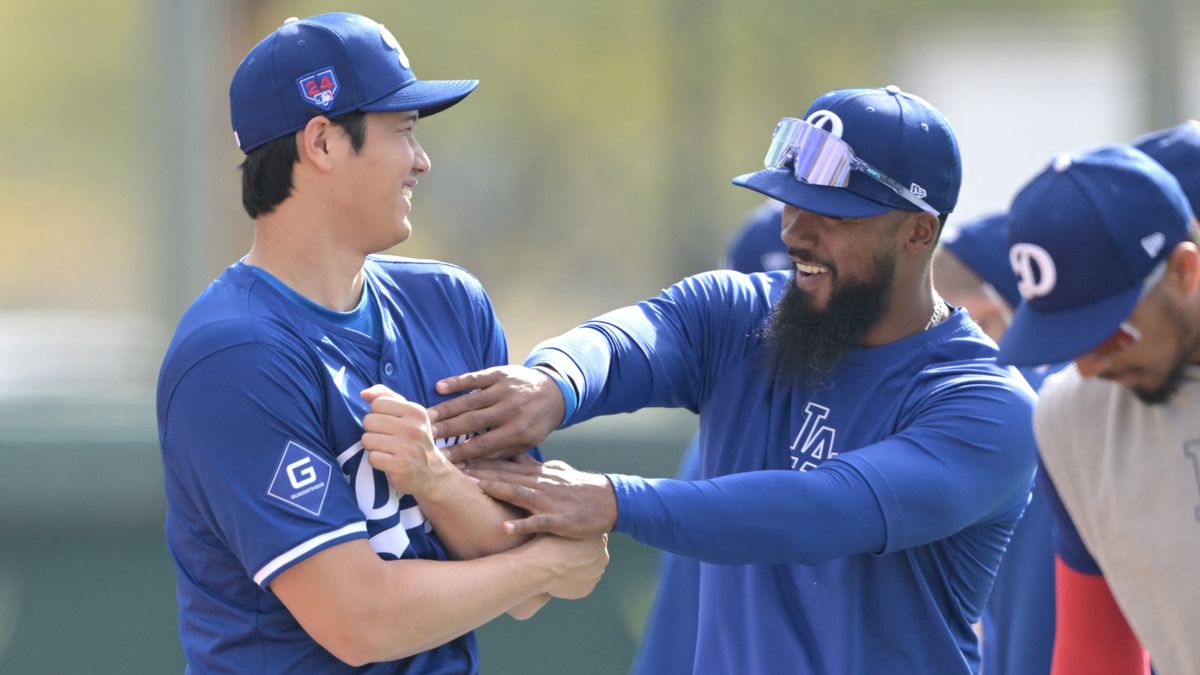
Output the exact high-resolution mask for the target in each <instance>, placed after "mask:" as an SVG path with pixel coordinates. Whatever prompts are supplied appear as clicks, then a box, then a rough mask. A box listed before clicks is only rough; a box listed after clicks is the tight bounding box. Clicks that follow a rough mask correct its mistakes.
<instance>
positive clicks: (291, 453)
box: [267, 441, 333, 516]
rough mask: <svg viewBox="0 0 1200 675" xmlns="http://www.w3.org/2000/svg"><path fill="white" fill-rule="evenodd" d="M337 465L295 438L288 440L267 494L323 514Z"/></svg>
mask: <svg viewBox="0 0 1200 675" xmlns="http://www.w3.org/2000/svg"><path fill="white" fill-rule="evenodd" d="M331 475H333V466H331V465H330V464H329V462H327V461H325V460H324V459H322V458H321V457H320V455H317V454H316V453H315V452H312V451H311V450H308V449H307V448H305V447H304V446H302V445H300V444H299V443H297V442H295V441H288V444H287V446H286V447H284V449H283V455H282V456H280V458H279V466H278V467H276V468H275V477H274V478H272V479H271V487H269V488H267V494H269V495H271V496H272V497H274V498H276V499H278V500H280V501H282V502H284V503H286V504H291V505H292V506H295V507H296V508H298V509H300V510H302V511H307V512H308V513H311V514H313V515H314V516H319V515H321V507H322V506H323V505H324V504H325V493H326V492H327V491H328V490H329V478H330V476H331Z"/></svg>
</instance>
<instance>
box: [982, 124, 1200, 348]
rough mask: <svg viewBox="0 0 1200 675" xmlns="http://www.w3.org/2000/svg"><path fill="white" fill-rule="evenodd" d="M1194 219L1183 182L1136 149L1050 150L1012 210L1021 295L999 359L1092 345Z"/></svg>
mask: <svg viewBox="0 0 1200 675" xmlns="http://www.w3.org/2000/svg"><path fill="white" fill-rule="evenodd" d="M1191 222H1192V210H1191V207H1190V206H1188V201H1187V197H1185V196H1184V193H1183V189H1182V188H1181V187H1180V186H1179V181H1178V180H1176V179H1175V177H1174V176H1172V175H1171V174H1170V173H1168V172H1167V170H1166V169H1164V168H1163V167H1162V166H1161V165H1159V164H1158V163H1157V162H1155V161H1154V160H1152V159H1150V158H1149V157H1148V156H1146V154H1145V153H1143V152H1142V151H1140V150H1137V149H1136V148H1133V147H1131V146H1128V145H1111V146H1105V147H1102V148H1098V149H1096V150H1092V151H1090V152H1087V153H1084V154H1081V155H1076V156H1070V155H1063V156H1060V157H1058V158H1056V159H1055V160H1054V161H1053V162H1052V163H1051V165H1050V166H1049V167H1048V168H1046V169H1045V170H1044V171H1042V173H1041V174H1039V175H1038V176H1037V177H1035V178H1034V179H1033V180H1032V181H1031V182H1030V183H1029V184H1028V185H1026V186H1025V187H1024V188H1023V189H1022V190H1021V192H1020V194H1018V195H1017V198H1016V200H1015V201H1014V202H1013V205H1012V209H1011V210H1010V212H1009V217H1008V228H1009V230H1008V241H1009V244H1010V247H1009V260H1010V262H1011V263H1012V267H1013V272H1014V273H1015V274H1016V276H1017V289H1018V290H1019V291H1020V293H1021V297H1023V298H1024V299H1025V302H1024V303H1023V304H1022V305H1021V307H1020V308H1019V309H1018V310H1017V312H1016V315H1015V316H1014V317H1013V322H1012V325H1011V326H1009V328H1008V331H1007V332H1006V333H1005V334H1004V338H1003V339H1002V340H1001V341H1000V356H999V361H1000V362H1001V363H1008V364H1013V365H1039V364H1043V363H1057V362H1059V361H1067V360H1070V359H1074V358H1076V357H1078V356H1080V355H1082V354H1086V353H1087V352H1089V351H1091V350H1092V349H1095V348H1096V347H1097V346H1099V345H1100V344H1101V343H1102V342H1104V341H1105V340H1106V339H1107V338H1108V337H1109V336H1110V335H1112V334H1113V332H1115V331H1116V330H1117V328H1118V326H1120V324H1121V322H1122V321H1124V320H1125V319H1126V318H1127V317H1128V316H1129V313H1130V312H1132V311H1133V308H1134V306H1136V305H1137V303H1138V301H1139V300H1140V299H1141V297H1142V293H1143V288H1144V287H1145V285H1146V278H1147V277H1148V276H1150V275H1151V274H1152V273H1153V272H1154V270H1155V269H1156V268H1157V267H1158V265H1159V264H1160V263H1162V262H1163V261H1165V260H1166V259H1167V257H1168V256H1169V255H1170V254H1171V252H1172V251H1173V250H1174V249H1175V245H1176V244H1178V243H1179V242H1181V241H1183V240H1184V239H1186V238H1187V236H1188V232H1189V230H1190V228H1191Z"/></svg>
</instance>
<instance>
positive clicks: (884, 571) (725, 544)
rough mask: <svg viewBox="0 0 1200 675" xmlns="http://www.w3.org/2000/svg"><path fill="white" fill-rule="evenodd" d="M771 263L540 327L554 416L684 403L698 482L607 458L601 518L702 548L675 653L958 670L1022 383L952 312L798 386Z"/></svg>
mask: <svg viewBox="0 0 1200 675" xmlns="http://www.w3.org/2000/svg"><path fill="white" fill-rule="evenodd" d="M790 279H791V277H790V274H789V273H784V272H775V273H766V274H753V275H742V274H738V273H734V272H712V273H706V274H702V275H698V276H695V277H691V278H688V279H685V280H684V281H682V282H680V283H678V284H676V285H675V286H672V287H671V288H669V289H667V290H666V291H664V292H663V293H662V294H661V295H659V296H658V297H656V298H653V299H651V300H647V301H645V302H642V303H640V304H638V305H637V306H634V307H628V308H624V309H620V310H617V311H614V312H610V313H609V314H606V315H604V316H602V317H599V318H598V319H596V320H593V321H590V322H588V323H585V324H584V325H582V326H580V327H579V328H576V329H574V330H572V331H570V332H568V333H567V334H565V335H563V336H560V337H559V338H555V339H553V340H550V341H547V342H545V343H543V344H541V345H539V346H538V347H537V348H535V350H534V352H533V353H532V354H531V355H530V357H529V359H527V363H537V362H548V363H550V364H551V365H553V366H554V367H555V369H556V370H558V371H559V372H560V373H563V374H564V375H566V376H567V377H568V378H569V379H570V380H571V381H572V383H573V385H574V386H575V387H576V388H577V389H578V391H579V406H578V409H577V410H576V412H575V413H574V415H573V416H572V418H571V419H570V420H568V422H569V423H577V422H581V421H583V420H586V419H589V418H591V417H594V416H597V415H604V414H612V413H617V412H629V411H632V410H636V409H639V408H642V407H646V406H676V407H686V408H688V409H690V410H693V411H696V412H698V413H700V441H699V442H700V453H701V456H700V465H701V476H702V478H703V479H702V480H699V481H675V480H644V479H641V478H637V477H630V476H621V475H613V476H611V478H612V480H613V484H614V487H615V488H616V493H617V502H618V520H617V525H616V529H617V531H620V532H624V533H627V534H629V535H631V536H633V537H634V538H636V539H638V540H639V541H642V542H644V543H647V544H650V545H652V546H656V547H659V548H662V549H664V550H667V551H671V552H674V553H679V554H682V555H687V556H690V557H694V558H698V559H700V560H702V561H704V562H705V564H703V565H702V566H701V573H700V602H699V608H700V612H699V615H700V625H699V629H698V633H697V646H696V653H695V654H694V655H681V656H680V658H684V659H687V658H690V659H691V660H692V664H693V670H694V672H700V673H708V672H714V673H715V672H747V673H776V672H779V673H878V672H896V673H908V672H912V673H932V672H936V673H955V672H960V673H968V672H976V671H978V668H979V651H978V644H977V642H976V638H975V635H974V633H973V631H972V630H971V624H972V623H973V622H974V621H975V620H976V619H977V618H978V617H979V614H980V611H981V609H982V607H983V604H984V601H985V600H986V598H987V593H988V591H989V589H990V586H991V583H992V580H993V578H994V576H995V572H996V568H997V566H998V564H999V561H1000V557H1001V555H1002V553H1003V552H1004V547H1005V545H1006V544H1007V542H1008V539H1009V537H1010V535H1011V533H1012V529H1013V526H1014V524H1015V523H1016V522H1017V519H1018V518H1019V517H1020V515H1021V512H1022V510H1023V509H1024V507H1025V504H1026V503H1027V501H1028V496H1029V488H1030V484H1031V479H1032V477H1033V473H1034V466H1035V450H1034V441H1033V435H1032V428H1031V422H1030V415H1031V410H1032V403H1033V394H1032V392H1031V391H1030V390H1029V388H1028V387H1027V386H1026V385H1025V384H1024V382H1023V380H1021V379H1020V377H1019V376H1018V375H1017V374H1016V373H1015V371H1013V370H1011V369H1007V368H1002V367H999V366H997V365H996V364H995V361H994V357H995V354H996V348H995V345H994V344H993V343H992V342H991V341H990V340H988V339H987V338H986V337H984V336H983V335H982V334H981V333H980V332H979V330H978V328H977V327H976V326H975V325H974V324H973V323H971V322H970V320H969V319H968V318H967V317H966V316H965V315H964V314H963V313H962V312H961V311H959V312H955V313H954V314H953V315H952V316H951V317H950V318H949V319H947V320H946V321H945V322H943V323H942V324H940V325H938V326H936V327H934V328H932V329H930V330H927V331H924V332H922V333H919V334H917V335H914V336H911V337H908V338H905V339H902V340H899V341H896V342H893V343H890V344H887V345H883V346H880V347H873V348H864V349H859V350H856V351H854V352H853V353H852V354H851V355H850V356H849V357H848V358H847V359H846V361H845V362H844V363H843V364H842V365H841V366H840V367H839V368H838V369H837V370H836V371H835V373H834V374H833V375H832V377H831V378H830V381H831V382H832V384H830V385H828V386H827V387H824V388H821V389H817V390H812V389H807V388H804V387H801V386H799V385H797V384H790V383H777V382H776V381H775V380H774V379H773V377H772V376H771V375H770V373H769V372H768V371H767V370H766V358H765V357H766V352H765V348H766V346H765V345H766V343H765V341H764V340H763V339H762V338H761V337H760V334H761V328H762V327H763V324H764V322H765V321H766V320H767V318H768V317H769V315H770V312H771V308H772V306H773V303H774V301H775V300H777V299H778V297H779V296H780V295H781V294H782V292H783V291H784V290H785V289H786V287H787V284H788V283H790Z"/></svg>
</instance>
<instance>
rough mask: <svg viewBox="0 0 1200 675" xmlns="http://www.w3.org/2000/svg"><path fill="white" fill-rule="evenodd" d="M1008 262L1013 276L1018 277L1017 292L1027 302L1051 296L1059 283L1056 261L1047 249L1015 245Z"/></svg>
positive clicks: (1010, 250)
mask: <svg viewBox="0 0 1200 675" xmlns="http://www.w3.org/2000/svg"><path fill="white" fill-rule="evenodd" d="M1008 261H1009V263H1010V264H1011V265H1012V269H1013V274H1016V275H1017V278H1018V279H1019V281H1018V282H1017V290H1018V291H1020V292H1021V297H1022V298H1025V299H1026V300H1033V299H1034V298H1040V297H1042V296H1043V295H1049V294H1050V292H1051V291H1053V290H1054V284H1055V283H1056V282H1057V281H1058V272H1057V271H1055V269H1054V259H1053V258H1051V257H1050V254H1049V253H1047V252H1046V249H1044V248H1042V247H1041V246H1038V245H1037V244H1025V243H1020V244H1013V247H1012V248H1011V249H1009V251H1008Z"/></svg>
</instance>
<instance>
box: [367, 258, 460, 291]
mask: <svg viewBox="0 0 1200 675" xmlns="http://www.w3.org/2000/svg"><path fill="white" fill-rule="evenodd" d="M366 269H367V271H368V273H369V274H372V276H373V277H374V278H376V279H377V280H379V281H381V282H383V283H385V284H387V285H394V286H398V287H404V286H405V285H408V284H431V285H438V286H445V287H459V288H466V289H479V290H482V288H483V284H482V283H480V281H479V278H478V277H476V276H475V275H474V274H472V273H471V272H470V271H468V270H467V269H465V268H463V267H460V266H458V265H455V264H453V263H448V262H443V261H441V260H429V259H424V258H405V257H402V256H395V255H380V254H376V255H370V256H367V263H366Z"/></svg>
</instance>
